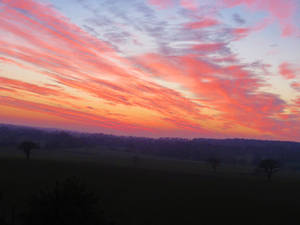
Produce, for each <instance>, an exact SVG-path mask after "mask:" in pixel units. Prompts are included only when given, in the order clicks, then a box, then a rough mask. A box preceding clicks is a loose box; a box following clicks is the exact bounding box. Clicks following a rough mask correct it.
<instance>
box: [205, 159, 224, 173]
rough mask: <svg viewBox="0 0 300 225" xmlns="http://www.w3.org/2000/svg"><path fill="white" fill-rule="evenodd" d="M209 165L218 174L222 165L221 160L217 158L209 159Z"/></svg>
mask: <svg viewBox="0 0 300 225" xmlns="http://www.w3.org/2000/svg"><path fill="white" fill-rule="evenodd" d="M207 163H208V164H209V165H210V166H211V168H212V169H213V171H214V172H215V173H216V172H217V168H218V166H219V165H220V164H221V160H220V159H219V158H217V157H210V158H208V159H207Z"/></svg>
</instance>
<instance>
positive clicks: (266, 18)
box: [0, 0, 300, 141]
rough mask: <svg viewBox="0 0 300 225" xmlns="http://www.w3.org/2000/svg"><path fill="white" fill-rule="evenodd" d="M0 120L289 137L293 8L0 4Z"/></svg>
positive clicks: (296, 107)
mask: <svg viewBox="0 0 300 225" xmlns="http://www.w3.org/2000/svg"><path fill="white" fill-rule="evenodd" d="M0 123H7V124H20V125H30V126H39V127H50V128H60V129H67V130H76V131H84V132H102V133H108V134H117V135H135V136H148V137H166V136H169V137H185V138H194V137H210V138H236V137H237V138H255V139H279V140H293V141H300V0H0Z"/></svg>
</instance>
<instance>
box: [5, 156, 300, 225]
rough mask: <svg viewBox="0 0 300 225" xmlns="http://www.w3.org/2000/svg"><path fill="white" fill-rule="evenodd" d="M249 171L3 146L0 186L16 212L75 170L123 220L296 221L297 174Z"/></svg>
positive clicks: (157, 223)
mask: <svg viewBox="0 0 300 225" xmlns="http://www.w3.org/2000/svg"><path fill="white" fill-rule="evenodd" d="M71 155H72V156H73V157H71ZM250 171H251V168H233V167H229V166H223V167H221V168H220V170H219V171H218V173H216V174H215V173H213V172H212V171H211V170H210V169H209V168H208V166H207V165H206V164H204V163H196V162H188V161H186V162H184V161H176V160H162V159H155V158H151V157H142V158H140V159H139V161H138V163H137V165H136V166H134V165H133V163H132V156H131V155H129V154H123V155H122V154H119V153H115V152H113V153H111V152H110V153H109V152H103V153H101V154H97V156H88V155H80V154H75V153H74V152H73V153H70V152H68V151H65V154H61V155H60V156H59V154H57V155H55V154H52V155H51V154H49V155H47V154H40V155H39V154H36V155H35V156H34V157H33V158H32V160H30V161H26V160H25V159H24V156H23V155H22V154H18V152H15V154H12V155H9V154H7V153H5V152H4V153H3V152H2V153H1V154H0V180H1V186H0V191H1V192H2V193H3V194H4V202H5V205H6V206H7V208H9V207H10V206H11V205H12V204H15V205H17V211H18V210H20V209H22V207H24V205H25V204H26V201H27V200H28V198H29V196H30V195H31V194H33V193H35V192H37V191H39V190H40V189H44V188H47V187H53V186H54V184H55V182H56V180H63V179H65V178H68V177H72V176H76V177H79V178H80V179H81V180H82V181H84V182H85V183H86V185H87V187H88V188H89V189H90V190H92V191H94V192H96V193H97V195H98V196H100V199H101V200H102V205H103V208H104V210H105V213H106V215H107V216H108V217H111V218H112V219H113V220H114V221H116V224H120V225H122V224H131V225H173V224H182V225H185V224H186V225H192V224H195V225H196V224H197V225H201V224H204V225H205V224H207V225H218V224H220V225H221V224H222V225H223V224H228V225H229V224H231V225H234V224H238V225H243V224H261V225H271V224H272V225H275V224H284V225H289V224H295V225H296V224H300V178H298V177H297V174H294V175H293V176H283V175H281V176H280V175H277V176H275V177H274V179H273V180H272V182H268V181H267V180H266V179H265V177H257V176H253V175H250Z"/></svg>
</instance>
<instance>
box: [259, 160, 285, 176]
mask: <svg viewBox="0 0 300 225" xmlns="http://www.w3.org/2000/svg"><path fill="white" fill-rule="evenodd" d="M280 167H281V165H280V162H278V161H277V160H274V159H264V160H261V161H260V163H259V164H258V168H259V169H261V170H263V172H264V173H265V174H266V175H267V178H268V180H271V178H272V176H273V174H274V173H276V172H278V171H279V169H280Z"/></svg>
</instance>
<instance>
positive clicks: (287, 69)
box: [279, 62, 297, 79]
mask: <svg viewBox="0 0 300 225" xmlns="http://www.w3.org/2000/svg"><path fill="white" fill-rule="evenodd" d="M296 72H297V71H296V70H295V69H294V68H293V66H292V65H291V64H289V63H287V62H283V63H281V64H280V65H279V73H280V74H281V75H282V76H283V77H284V78H285V79H294V78H296Z"/></svg>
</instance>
